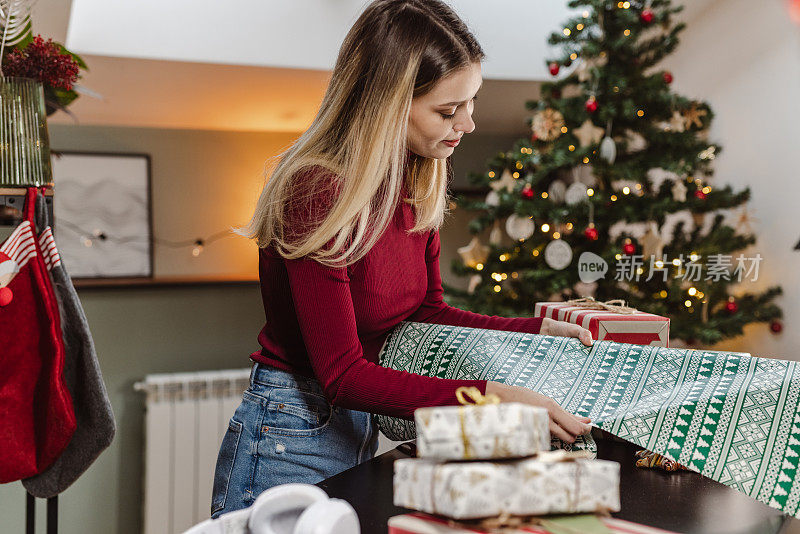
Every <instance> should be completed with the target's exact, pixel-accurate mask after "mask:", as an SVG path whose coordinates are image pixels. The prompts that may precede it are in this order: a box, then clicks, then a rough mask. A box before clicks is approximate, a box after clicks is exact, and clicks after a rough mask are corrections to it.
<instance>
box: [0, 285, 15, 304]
mask: <svg viewBox="0 0 800 534" xmlns="http://www.w3.org/2000/svg"><path fill="white" fill-rule="evenodd" d="M13 299H14V293H13V292H12V291H11V290H10V289H9V288H7V287H0V306H8V304H10V303H11V301H12V300H13Z"/></svg>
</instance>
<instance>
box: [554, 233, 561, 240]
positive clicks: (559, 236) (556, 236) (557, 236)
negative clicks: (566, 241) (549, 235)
mask: <svg viewBox="0 0 800 534" xmlns="http://www.w3.org/2000/svg"><path fill="white" fill-rule="evenodd" d="M553 239H561V234H559V233H558V232H553Z"/></svg>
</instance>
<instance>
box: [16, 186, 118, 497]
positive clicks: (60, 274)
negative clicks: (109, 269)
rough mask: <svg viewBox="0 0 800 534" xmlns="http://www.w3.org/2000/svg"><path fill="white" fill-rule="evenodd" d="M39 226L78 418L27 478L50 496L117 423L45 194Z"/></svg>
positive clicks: (38, 492) (107, 440)
mask: <svg viewBox="0 0 800 534" xmlns="http://www.w3.org/2000/svg"><path fill="white" fill-rule="evenodd" d="M36 229H37V232H38V235H39V245H40V247H39V248H40V250H41V251H42V256H43V258H44V263H45V265H46V266H47V269H48V270H49V273H50V278H51V279H52V282H53V284H52V288H53V290H54V293H55V299H56V301H57V302H58V309H59V312H60V317H61V329H62V333H63V339H64V349H65V355H64V381H65V382H66V385H67V388H68V389H69V392H70V395H71V396H72V403H73V406H74V409H75V418H76V420H77V429H76V430H75V434H74V435H73V436H72V441H70V443H69V445H67V448H66V449H64V452H63V453H61V456H59V457H58V459H57V460H56V461H55V463H54V464H53V465H52V466H50V467H49V468H48V469H47V470H46V471H44V472H43V473H40V474H38V475H36V476H34V477H31V478H26V479H25V480H23V481H22V485H23V486H25V489H26V490H28V493H30V494H31V495H33V496H35V497H40V498H43V499H44V498H48V497H53V496H54V495H58V494H59V493H61V492H62V491H64V490H65V489H67V488H68V487H69V486H70V485H71V484H72V483H73V482H75V481H76V480H77V479H78V477H80V476H81V475H82V474H83V473H84V472H85V471H86V470H87V469H88V468H89V466H90V465H91V464H92V463H93V462H94V461H95V459H96V458H97V457H98V456H99V455H100V453H101V452H103V450H105V449H106V447H108V446H109V445H110V444H111V441H112V440H113V439H114V433H115V431H116V425H115V422H114V413H113V412H112V410H111V402H110V401H109V400H108V393H107V392H106V386H105V384H104V383H103V377H102V375H101V374H100V366H99V365H98V363H97V355H96V353H95V350H94V341H93V340H92V334H91V332H89V324H88V322H87V321H86V315H85V314H84V313H83V308H82V307H81V302H80V300H79V299H78V294H77V293H76V292H75V287H74V286H73V285H72V280H71V279H70V277H69V275H68V274H67V271H66V270H65V269H64V265H63V264H62V263H61V258H60V257H59V255H58V250H57V249H56V244H55V240H54V239H53V232H52V230H51V228H50V225H49V221H48V216H47V207H46V202H45V198H44V195H41V196H40V197H39V199H38V200H37V202H36Z"/></svg>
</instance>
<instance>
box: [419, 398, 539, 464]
mask: <svg viewBox="0 0 800 534" xmlns="http://www.w3.org/2000/svg"><path fill="white" fill-rule="evenodd" d="M414 421H415V423H416V428H417V455H418V456H419V457H420V458H434V459H441V460H470V459H473V460H492V459H499V458H520V457H524V456H531V455H533V454H536V453H537V452H540V451H548V450H550V429H549V419H548V415H547V410H545V409H544V408H539V407H536V406H531V405H527V404H522V403H518V402H509V403H501V404H484V405H475V404H468V405H465V406H437V407H433V408H419V409H418V410H416V411H415V412H414Z"/></svg>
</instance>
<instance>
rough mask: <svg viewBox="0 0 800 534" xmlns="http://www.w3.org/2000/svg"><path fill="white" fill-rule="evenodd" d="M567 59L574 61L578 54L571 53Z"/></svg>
mask: <svg viewBox="0 0 800 534" xmlns="http://www.w3.org/2000/svg"><path fill="white" fill-rule="evenodd" d="M569 58H570V59H571V60H573V61H575V60H576V59H578V54H576V53H575V52H573V53H571V54H570V55H569Z"/></svg>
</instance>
